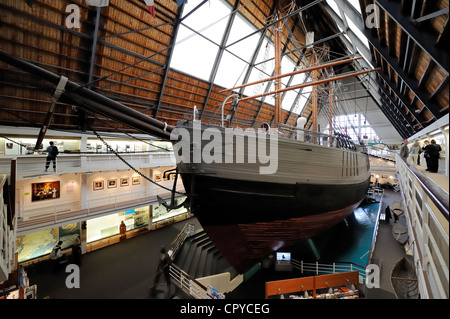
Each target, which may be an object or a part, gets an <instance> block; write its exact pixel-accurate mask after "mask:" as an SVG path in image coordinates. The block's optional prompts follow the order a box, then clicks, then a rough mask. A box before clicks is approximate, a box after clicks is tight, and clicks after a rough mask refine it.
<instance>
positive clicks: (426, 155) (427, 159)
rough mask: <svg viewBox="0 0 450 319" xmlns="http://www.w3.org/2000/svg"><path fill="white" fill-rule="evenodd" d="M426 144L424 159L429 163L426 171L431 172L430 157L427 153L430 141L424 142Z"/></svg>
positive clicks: (423, 148)
mask: <svg viewBox="0 0 450 319" xmlns="http://www.w3.org/2000/svg"><path fill="white" fill-rule="evenodd" d="M423 143H424V144H425V146H424V147H422V150H423V157H424V158H425V162H426V163H427V169H426V171H428V170H430V155H429V154H428V153H427V150H426V149H427V146H428V145H430V141H428V140H425V141H424V142H423Z"/></svg>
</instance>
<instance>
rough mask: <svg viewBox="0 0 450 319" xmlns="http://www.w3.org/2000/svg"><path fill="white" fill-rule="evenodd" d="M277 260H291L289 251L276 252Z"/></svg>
mask: <svg viewBox="0 0 450 319" xmlns="http://www.w3.org/2000/svg"><path fill="white" fill-rule="evenodd" d="M277 261H291V253H286V252H279V253H277Z"/></svg>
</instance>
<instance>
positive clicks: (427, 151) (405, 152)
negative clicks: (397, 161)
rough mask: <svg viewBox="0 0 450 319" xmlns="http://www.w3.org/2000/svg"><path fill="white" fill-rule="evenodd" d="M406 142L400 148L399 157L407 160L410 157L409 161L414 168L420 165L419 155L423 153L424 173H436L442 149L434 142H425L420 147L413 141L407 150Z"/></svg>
mask: <svg viewBox="0 0 450 319" xmlns="http://www.w3.org/2000/svg"><path fill="white" fill-rule="evenodd" d="M408 143H409V142H408V140H405V141H404V142H403V144H402V146H401V148H400V156H401V157H402V158H403V159H404V160H405V162H406V160H407V158H408V156H411V161H412V164H413V165H414V166H416V165H420V154H422V153H423V157H424V158H425V162H426V164H427V168H426V171H428V172H431V173H437V172H438V170H439V157H440V152H441V151H442V148H441V146H440V145H439V144H436V141H435V140H431V143H430V141H428V140H425V141H424V144H425V145H424V146H423V147H420V143H419V142H418V141H415V142H414V143H413V145H412V146H411V147H410V148H408Z"/></svg>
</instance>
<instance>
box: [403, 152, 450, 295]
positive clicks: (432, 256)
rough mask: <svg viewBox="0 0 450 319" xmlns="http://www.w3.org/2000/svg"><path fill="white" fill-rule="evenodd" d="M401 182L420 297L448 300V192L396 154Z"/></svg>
mask: <svg viewBox="0 0 450 319" xmlns="http://www.w3.org/2000/svg"><path fill="white" fill-rule="evenodd" d="M396 162H397V170H398V172H399V173H398V179H399V184H400V189H401V195H402V198H403V201H404V203H406V205H405V209H404V211H405V213H406V220H407V224H408V235H409V245H410V247H412V249H410V252H412V254H413V257H414V264H415V267H416V274H417V279H418V283H419V290H420V295H421V297H422V298H424V299H427V298H430V299H441V298H443V299H447V298H449V209H448V207H449V203H448V198H449V197H448V193H447V192H446V191H444V190H443V189H441V188H440V187H439V186H437V185H436V184H435V183H433V182H432V181H431V180H430V179H429V178H428V177H427V176H425V175H424V174H422V173H421V172H420V171H418V170H416V169H414V168H412V167H411V166H409V165H407V164H406V163H405V162H404V161H403V160H402V159H401V158H400V156H398V155H397V159H396Z"/></svg>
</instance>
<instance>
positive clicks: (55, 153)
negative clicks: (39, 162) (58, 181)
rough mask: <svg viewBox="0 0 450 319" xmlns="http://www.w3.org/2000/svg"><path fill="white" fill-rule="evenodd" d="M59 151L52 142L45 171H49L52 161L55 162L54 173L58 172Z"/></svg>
mask: <svg viewBox="0 0 450 319" xmlns="http://www.w3.org/2000/svg"><path fill="white" fill-rule="evenodd" d="M58 154H59V151H58V148H57V147H56V146H54V145H53V142H50V146H49V147H47V161H46V162H45V171H47V170H48V167H49V166H50V161H52V162H53V171H54V172H56V156H58Z"/></svg>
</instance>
